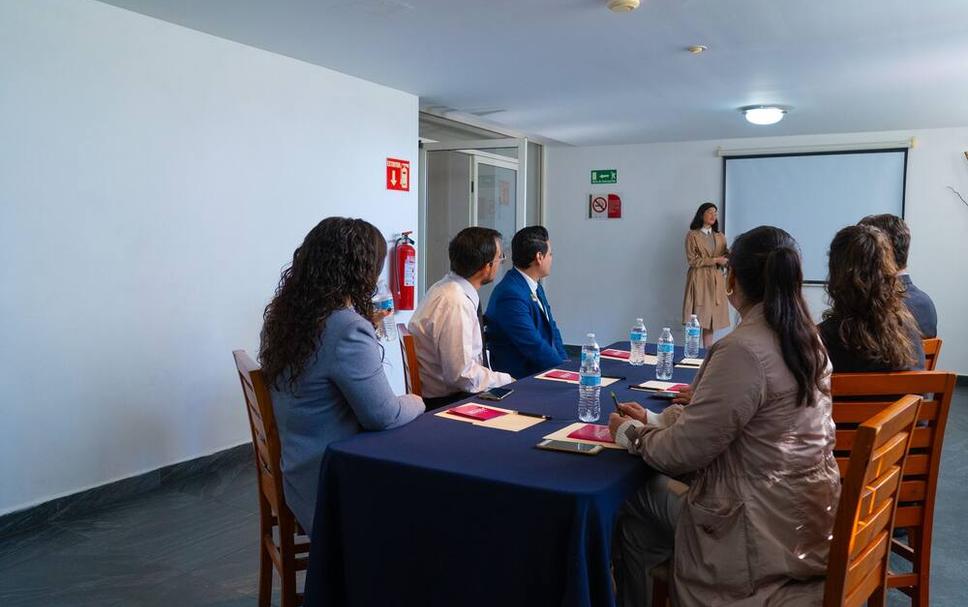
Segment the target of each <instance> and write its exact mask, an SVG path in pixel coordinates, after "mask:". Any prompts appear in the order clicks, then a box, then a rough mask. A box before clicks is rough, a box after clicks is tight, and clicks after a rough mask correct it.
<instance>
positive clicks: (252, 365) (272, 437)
mask: <svg viewBox="0 0 968 607" xmlns="http://www.w3.org/2000/svg"><path fill="white" fill-rule="evenodd" d="M232 355H233V356H234V357H235V366H236V368H237V369H238V371H239V381H241V382H242V394H243V396H244V397H245V407H246V409H247V410H248V412H249V428H250V429H251V430H252V444H253V446H254V447H255V458H256V462H255V463H256V468H257V470H258V474H259V495H260V497H261V499H260V501H259V504H260V508H261V507H262V506H263V505H265V506H268V507H269V508H270V513H269V514H271V515H272V516H273V517H276V518H277V519H278V521H279V527H280V530H281V531H282V532H283V533H285V532H286V531H289V534H290V535H292V534H293V533H294V532H295V531H296V522H295V518H294V517H293V515H292V512H291V511H290V510H289V507H288V506H286V500H285V496H284V494H283V489H282V466H281V464H280V463H279V460H280V456H281V453H282V446H281V444H280V442H279V430H278V428H277V426H276V415H275V413H274V412H273V410H272V397H271V396H270V395H269V388H268V386H266V383H265V379H264V378H263V376H262V369H261V368H260V367H259V365H258V364H257V363H256V362H255V361H254V360H252V358H251V357H250V356H249V355H248V354H246V353H245V350H235V351H234V352H232ZM262 500H265V503H263V501H262ZM287 528H288V529H287ZM290 529H291V531H290Z"/></svg>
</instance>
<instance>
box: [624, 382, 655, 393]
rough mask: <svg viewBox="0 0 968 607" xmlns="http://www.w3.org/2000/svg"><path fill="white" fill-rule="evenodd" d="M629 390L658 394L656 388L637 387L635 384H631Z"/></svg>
mask: <svg viewBox="0 0 968 607" xmlns="http://www.w3.org/2000/svg"><path fill="white" fill-rule="evenodd" d="M629 390H636V391H638V392H658V390H656V389H655V388H646V387H644V386H637V385H635V384H629Z"/></svg>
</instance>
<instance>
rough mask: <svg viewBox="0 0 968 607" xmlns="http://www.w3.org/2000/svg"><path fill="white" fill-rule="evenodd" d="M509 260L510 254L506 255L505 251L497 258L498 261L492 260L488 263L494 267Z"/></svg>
mask: <svg viewBox="0 0 968 607" xmlns="http://www.w3.org/2000/svg"><path fill="white" fill-rule="evenodd" d="M507 259H508V254H507V253H505V252H504V251H501V256H500V257H498V258H497V261H494V260H493V259H492V260H491V261H489V262H488V263H489V264H490V265H494V264H495V263H504V262H505V261H507Z"/></svg>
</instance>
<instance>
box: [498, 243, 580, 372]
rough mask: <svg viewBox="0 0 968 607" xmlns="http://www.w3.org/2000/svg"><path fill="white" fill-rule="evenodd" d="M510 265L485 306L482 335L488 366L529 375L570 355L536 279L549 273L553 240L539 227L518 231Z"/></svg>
mask: <svg viewBox="0 0 968 607" xmlns="http://www.w3.org/2000/svg"><path fill="white" fill-rule="evenodd" d="M511 259H512V261H513V262H514V268H512V269H510V270H508V271H507V273H505V274H504V278H503V279H501V282H500V283H498V285H497V286H496V287H495V288H494V292H493V293H491V299H490V301H489V302H488V304H487V313H486V315H485V323H486V328H485V335H486V336H487V348H488V350H489V351H490V360H491V368H493V369H494V370H495V371H504V372H506V373H510V374H511V376H513V377H515V378H521V377H527V376H528V375H533V374H535V373H539V372H541V371H544V370H546V369H549V368H551V367H554V366H555V365H558V364H560V363H561V362H562V361H563V360H565V359H567V358H568V356H567V354H565V347H564V346H563V345H562V343H561V333H560V332H559V331H558V325H556V324H555V317H554V316H553V315H552V313H551V305H550V304H549V303H548V298H547V297H546V296H545V292H544V288H543V287H542V286H541V283H540V282H539V281H540V280H541V279H542V278H545V277H547V276H549V275H550V274H551V259H552V258H551V239H550V238H549V237H548V230H547V229H545V228H544V227H543V226H530V227H527V228H524V229H522V230H520V231H518V233H517V234H515V235H514V238H513V239H512V240H511Z"/></svg>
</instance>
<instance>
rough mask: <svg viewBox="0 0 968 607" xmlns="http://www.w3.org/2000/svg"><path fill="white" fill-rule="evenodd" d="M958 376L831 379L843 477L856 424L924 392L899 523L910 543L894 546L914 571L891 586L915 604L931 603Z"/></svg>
mask: <svg viewBox="0 0 968 607" xmlns="http://www.w3.org/2000/svg"><path fill="white" fill-rule="evenodd" d="M956 380H957V376H956V375H955V374H954V373H941V372H938V371H909V372H902V373H835V374H834V375H833V377H832V379H831V388H832V392H833V401H834V405H833V417H834V421H835V422H836V423H837V445H836V447H835V450H836V451H835V455H836V456H837V463H838V465H839V466H840V474H841V477H842V478H846V477H847V473H848V472H849V468H848V463H849V459H850V455H851V453H850V451H851V448H852V447H853V445H854V444H855V442H856V437H857V430H856V426H857V425H858V424H860V423H863V422H864V421H865V420H867V419H869V418H870V417H871V416H872V415H875V414H877V413H879V412H880V411H883V410H884V409H885V408H887V407H888V406H890V405H891V404H892V402H893V401H894V400H895V399H897V398H898V395H902V394H921V395H924V396H925V398H924V402H923V404H922V405H921V408H920V410H919V413H918V426H917V428H915V430H914V437H913V440H912V443H911V453H910V457H909V458H908V460H907V463H906V464H905V466H904V475H903V481H902V483H901V493H900V496H901V497H900V502H901V503H900V505H899V506H898V509H897V514H896V516H895V519H894V526H895V527H897V528H899V529H905V530H907V542H902V541H900V540H899V539H896V538H895V539H893V541H892V542H891V549H892V550H893V552H894V553H896V554H898V555H900V556H901V557H903V558H904V559H905V560H907V561H909V562H910V563H911V565H912V571H911V572H896V571H889V572H888V577H887V586H888V587H889V588H897V589H898V590H900V591H901V592H903V593H904V594H906V595H907V596H909V597H911V602H912V605H915V606H918V607H921V606H924V607H926V606H927V605H928V604H929V603H928V600H929V579H930V572H931V538H932V533H933V529H934V504H935V497H936V495H937V489H938V470H939V466H940V464H941V448H942V446H943V443H944V434H945V426H946V424H947V421H948V411H949V410H950V408H951V398H952V395H953V394H954V390H955V383H956Z"/></svg>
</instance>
